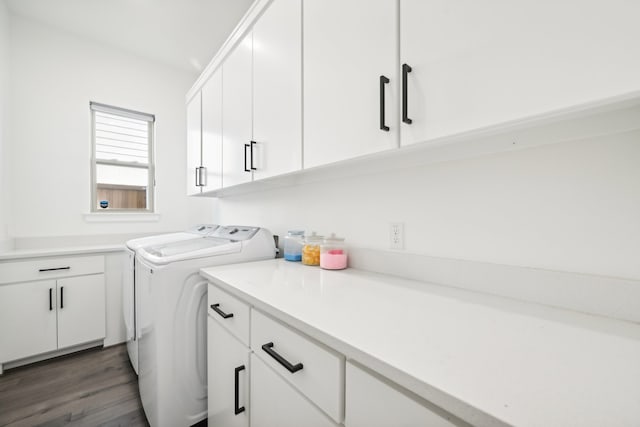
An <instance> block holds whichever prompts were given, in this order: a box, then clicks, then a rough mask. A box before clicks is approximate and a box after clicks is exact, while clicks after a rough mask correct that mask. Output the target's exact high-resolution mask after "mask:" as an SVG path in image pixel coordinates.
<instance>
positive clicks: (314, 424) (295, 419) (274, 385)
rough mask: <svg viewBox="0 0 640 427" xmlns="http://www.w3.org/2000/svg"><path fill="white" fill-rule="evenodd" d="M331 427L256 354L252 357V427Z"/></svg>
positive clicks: (332, 424)
mask: <svg viewBox="0 0 640 427" xmlns="http://www.w3.org/2000/svg"><path fill="white" fill-rule="evenodd" d="M276 426H277V427H299V426H305V427H334V426H337V424H334V423H333V422H332V421H331V420H330V419H329V417H327V416H326V415H325V414H323V413H322V412H320V410H319V409H318V408H316V407H315V406H314V405H312V404H311V403H310V402H309V401H308V400H307V399H305V398H304V397H302V395H301V394H299V393H298V392H297V391H295V390H294V389H293V387H291V386H290V385H289V384H288V383H287V382H286V381H285V380H284V379H282V378H281V377H280V376H279V375H278V374H276V373H275V372H274V371H273V370H272V369H271V368H269V367H268V366H267V365H266V364H265V363H264V362H263V361H262V360H261V359H260V358H258V357H256V355H255V354H251V427H276Z"/></svg>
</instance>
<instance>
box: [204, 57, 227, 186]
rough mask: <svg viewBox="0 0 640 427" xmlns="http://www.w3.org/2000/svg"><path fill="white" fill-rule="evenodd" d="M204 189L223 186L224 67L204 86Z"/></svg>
mask: <svg viewBox="0 0 640 427" xmlns="http://www.w3.org/2000/svg"><path fill="white" fill-rule="evenodd" d="M202 166H204V167H205V171H204V176H205V177H206V178H204V179H203V182H201V183H200V184H201V186H202V187H201V188H202V191H210V190H217V189H219V188H222V69H221V68H218V69H217V70H216V72H215V73H213V75H212V76H211V78H210V79H209V80H208V81H207V82H206V83H205V84H204V86H203V87H202Z"/></svg>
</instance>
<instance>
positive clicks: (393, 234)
mask: <svg viewBox="0 0 640 427" xmlns="http://www.w3.org/2000/svg"><path fill="white" fill-rule="evenodd" d="M389 247H390V248H391V249H404V223H403V222H392V223H391V224H390V227H389Z"/></svg>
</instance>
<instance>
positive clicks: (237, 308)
mask: <svg viewBox="0 0 640 427" xmlns="http://www.w3.org/2000/svg"><path fill="white" fill-rule="evenodd" d="M208 299H209V307H210V308H211V310H210V311H209V320H208V352H209V353H208V375H209V425H210V426H212V427H249V426H251V427H301V426H304V427H336V426H341V425H344V426H345V427H418V426H420V427H423V426H424V427H452V426H468V424H466V423H465V422H463V421H461V420H460V419H458V418H456V417H455V416H453V415H451V414H449V413H447V412H445V411H444V410H442V409H441V408H439V407H436V406H435V405H433V404H431V403H429V402H427V401H425V400H423V399H421V398H420V397H417V396H413V395H411V394H410V393H408V392H405V391H403V389H402V388H401V387H399V386H396V385H392V382H391V381H387V380H386V379H382V377H380V376H378V375H377V374H375V373H371V372H369V371H367V370H366V369H363V368H360V367H359V366H358V365H356V364H354V363H351V362H345V356H344V355H342V354H341V353H338V352H337V351H335V350H334V349H332V348H330V347H328V346H327V345H326V344H324V343H321V342H318V341H316V340H315V339H312V338H310V337H308V336H307V335H305V334H303V333H301V332H299V331H298V330H296V329H294V328H292V327H290V326H289V325H288V324H285V323H283V322H282V321H281V320H278V319H275V318H273V317H271V316H269V315H266V314H264V313H262V312H261V311H259V310H256V309H255V308H253V307H250V305H249V304H248V303H247V302H245V301H243V300H241V299H240V298H237V297H236V296H234V295H231V294H230V293H229V292H226V291H223V290H221V289H220V288H218V287H217V286H216V285H213V284H211V283H210V284H209V296H208ZM249 313H250V315H249ZM247 317H250V325H249V327H247V325H246V321H247ZM247 336H249V337H250V348H249V347H247V346H246V345H245V344H244V339H246V337H247Z"/></svg>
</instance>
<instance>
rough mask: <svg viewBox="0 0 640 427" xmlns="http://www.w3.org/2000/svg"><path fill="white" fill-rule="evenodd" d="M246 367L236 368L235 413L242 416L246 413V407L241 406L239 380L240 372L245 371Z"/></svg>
mask: <svg viewBox="0 0 640 427" xmlns="http://www.w3.org/2000/svg"><path fill="white" fill-rule="evenodd" d="M244 369H245V368H244V365H241V366H238V367H237V368H236V372H235V376H234V382H235V387H234V389H235V390H234V395H233V401H234V404H233V412H235V414H236V415H238V414H241V413H243V412H244V406H239V405H240V386H239V384H238V383H239V379H240V371H244Z"/></svg>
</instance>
